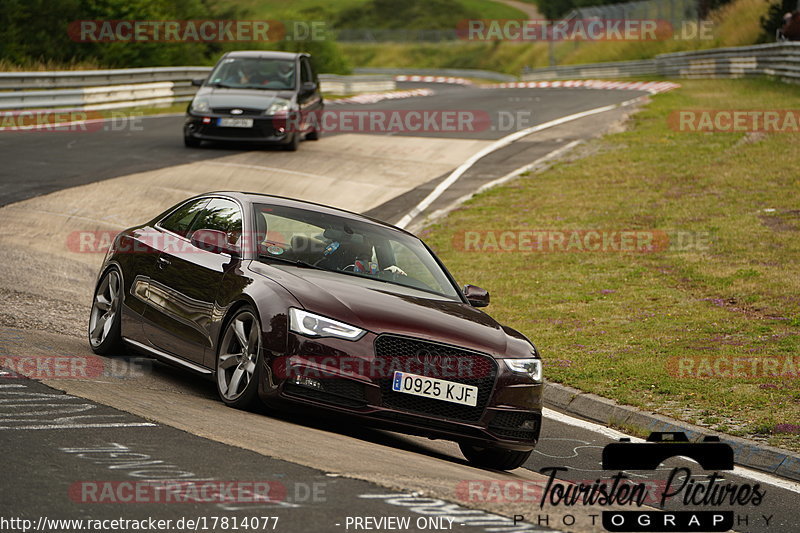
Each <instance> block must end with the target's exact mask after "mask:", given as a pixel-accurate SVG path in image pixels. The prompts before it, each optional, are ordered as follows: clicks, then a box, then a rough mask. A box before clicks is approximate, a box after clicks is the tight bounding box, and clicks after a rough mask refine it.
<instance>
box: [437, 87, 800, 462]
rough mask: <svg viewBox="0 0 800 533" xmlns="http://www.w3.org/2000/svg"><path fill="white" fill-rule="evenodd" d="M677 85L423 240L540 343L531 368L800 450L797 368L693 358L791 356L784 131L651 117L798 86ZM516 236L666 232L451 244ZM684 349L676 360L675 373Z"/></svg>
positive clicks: (795, 256) (795, 97) (795, 320)
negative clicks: (547, 247) (692, 128)
mask: <svg viewBox="0 0 800 533" xmlns="http://www.w3.org/2000/svg"><path fill="white" fill-rule="evenodd" d="M682 83H683V88H682V89H680V90H676V91H673V92H670V93H666V94H663V95H659V96H656V97H654V99H653V101H652V102H651V103H650V104H649V105H648V106H647V107H646V109H644V110H643V111H641V112H640V113H638V114H637V115H636V116H635V117H634V118H633V119H632V121H631V123H630V128H629V129H628V130H627V131H625V132H622V133H617V134H613V135H609V136H606V137H605V138H603V139H601V140H597V141H594V142H592V143H590V144H589V145H588V146H586V147H584V149H583V151H584V153H585V157H583V158H580V159H575V160H573V161H570V162H563V163H561V164H559V165H558V166H556V167H555V168H553V169H551V170H550V171H548V172H546V173H543V174H541V175H536V176H529V177H524V178H521V179H519V180H517V181H515V182H513V183H511V184H509V185H506V186H503V187H499V188H496V189H493V190H491V191H488V192H486V193H484V194H481V195H479V196H477V197H476V198H474V199H473V200H471V201H470V202H468V203H467V204H466V205H465V206H463V208H461V209H459V210H457V211H454V212H453V213H451V214H450V215H449V216H448V217H447V218H445V219H443V220H442V221H440V222H439V223H436V224H434V225H432V226H431V227H429V228H428V229H426V230H425V231H424V232H423V233H424V237H425V239H426V241H428V242H429V243H430V244H431V245H432V246H433V247H434V248H435V249H436V250H437V251H438V252H439V253H440V254H441V256H442V258H443V259H444V261H445V262H446V263H447V265H448V266H449V267H450V268H451V269H452V271H453V272H454V274H455V275H456V277H457V278H458V279H459V280H462V281H464V282H471V283H476V284H477V285H481V286H484V287H486V288H488V289H489V290H490V291H491V292H492V295H493V298H492V299H493V304H492V307H491V308H490V310H491V312H492V314H493V316H495V317H496V318H497V319H499V320H500V321H502V322H505V323H507V324H509V325H511V326H513V327H515V328H517V329H519V330H521V331H522V332H524V333H525V334H527V335H528V336H529V337H530V338H531V339H532V340H533V341H534V342H535V343H536V344H537V346H538V347H540V348H541V351H542V353H543V356H544V358H545V359H546V360H548V361H549V363H547V364H546V365H545V369H546V375H547V378H548V379H550V380H553V381H557V382H561V383H565V384H568V385H571V386H575V387H577V388H580V389H582V390H584V391H589V392H594V393H597V394H600V395H603V396H606V397H609V398H613V399H616V400H618V401H620V402H623V403H626V404H630V405H635V406H640V407H644V408H648V409H653V410H655V411H658V412H660V413H663V414H666V415H670V416H674V417H677V418H680V419H683V420H687V421H690V422H693V423H697V424H701V425H704V426H707V427H709V428H712V429H714V430H716V431H721V432H726V433H730V434H735V435H745V436H750V437H755V438H760V439H764V440H768V441H769V442H770V443H771V444H774V445H778V446H783V447H787V448H791V449H794V450H800V442H799V440H800V439H798V438H797V435H796V434H792V433H791V432H792V431H794V430H797V429H800V427H799V426H800V379H797V378H794V379H793V378H791V377H775V376H773V375H771V374H772V373H773V371H772V370H771V369H770V370H767V373H766V375H764V373H763V372H761V371H760V370H759V371H757V374H760V377H759V376H755V377H745V376H738V377H726V376H724V375H721V374H720V373H715V372H714V371H713V367H712V368H711V369H706V370H711V372H706V371H705V370H703V371H700V369H701V367H702V365H703V364H704V363H703V362H702V360H705V361H707V362H710V363H711V364H714V363H715V361H723V363H721V364H722V365H723V366H720V367H719V371H720V372H724V371H725V370H726V368H727V369H733V368H734V367H732V366H727V367H726V366H724V365H726V364H728V365H732V361H734V360H735V359H736V358H744V359H740V360H742V361H747V363H746V364H747V365H750V364H751V363H752V361H756V363H758V364H763V362H764V361H765V360H772V361H782V362H783V363H785V362H786V361H795V362H796V363H800V360H798V359H800V357H799V356H798V354H800V296H798V295H800V239H798V236H800V233H799V232H800V210H798V200H799V199H800V195H798V190H800V181H798V177H797V175H798V174H797V168H798V164H800V157H799V156H798V155H797V151H796V144H797V134H790V133H783V134H770V135H763V134H741V133H687V132H679V131H674V130H673V129H672V128H671V127H670V126H669V125H668V123H667V117H668V116H669V115H670V113H672V112H673V111H675V110H681V109H764V108H765V107H769V108H770V109H782V108H788V109H797V108H800V95H799V94H798V92H797V89H796V87H793V86H789V85H784V84H780V83H773V82H770V81H767V80H738V81H734V80H712V81H685V82H682ZM767 102H768V104H766V103H767ZM526 229H528V230H535V229H547V230H563V231H569V230H591V229H595V230H631V229H633V230H642V231H649V230H656V231H664V232H667V233H668V234H669V235H671V236H672V237H673V239H672V241H671V242H672V244H671V245H670V246H671V247H670V248H669V249H668V250H665V251H660V252H659V251H657V252H653V253H623V252H602V251H601V252H583V253H581V252H553V253H545V252H513V253H512V252H505V253H504V252H492V251H484V252H481V253H476V252H468V251H463V242H464V241H463V240H462V237H460V236H461V235H463V234H464V233H463V232H465V231H492V230H493V231H498V230H526ZM678 232H683V233H681V235H682V236H683V237H684V244H688V246H684V247H682V248H681V247H679V246H677V244H676V243H677V241H676V239H677V237H678ZM697 239H700V241H698V240H697ZM687 241H691V242H687ZM481 242H483V243H484V244H485V243H486V241H485V240H483V241H481ZM787 357H788V358H789V359H787ZM686 358H694V359H693V360H694V366H693V367H692V370H689V367H688V366H685V367H683V370H684V371H683V372H682V371H681V367H678V366H676V365H678V364H679V362H680V361H686ZM724 361H728V363H724ZM687 365H688V363H687ZM746 368H750V366H747V367H746ZM760 368H762V369H763V367H760ZM734 370H735V371H736V372H737V373H741V371H742V369H734ZM785 370H787V369H783V368H781V369H780V370H779V372H778V373H782V372H783V371H785ZM788 370H789V371H791V370H792V369H791V368H789V369H788ZM744 371H746V372H749V371H748V370H746V369H744ZM797 371H800V368H795V372H797ZM698 375H699V376H706V377H697V376H698Z"/></svg>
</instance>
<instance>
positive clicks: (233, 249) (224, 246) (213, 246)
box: [192, 229, 241, 257]
mask: <svg viewBox="0 0 800 533" xmlns="http://www.w3.org/2000/svg"><path fill="white" fill-rule="evenodd" d="M192 244H193V245H195V246H197V247H198V248H200V249H201V250H206V251H208V252H213V253H215V254H230V255H232V256H234V257H238V256H239V255H241V248H239V246H238V245H236V244H231V243H229V242H228V234H227V233H225V232H224V231H219V230H215V229H199V230H197V231H195V232H194V233H192Z"/></svg>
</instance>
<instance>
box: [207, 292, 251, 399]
mask: <svg viewBox="0 0 800 533" xmlns="http://www.w3.org/2000/svg"><path fill="white" fill-rule="evenodd" d="M214 368H215V376H214V377H215V379H214V381H215V382H216V384H217V393H218V394H219V397H220V399H221V400H222V401H223V402H224V403H225V404H226V405H228V406H230V407H234V408H236V409H250V408H252V407H254V406H255V405H256V403H257V399H258V382H259V380H260V377H261V322H260V321H259V319H258V315H257V314H256V312H255V310H254V309H253V308H252V307H250V306H249V305H245V306H243V307H240V308H239V309H237V310H236V312H235V313H234V314H233V315H232V316H231V317H230V319H229V320H228V321H227V322H226V323H225V326H224V327H223V329H222V336H221V337H220V342H219V345H218V346H217V357H216V365H215V367H214Z"/></svg>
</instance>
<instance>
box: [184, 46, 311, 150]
mask: <svg viewBox="0 0 800 533" xmlns="http://www.w3.org/2000/svg"><path fill="white" fill-rule="evenodd" d="M192 83H193V84H194V85H199V86H200V89H199V90H198V91H197V94H196V95H195V97H194V99H193V100H192V102H191V103H190V104H189V107H188V108H187V110H186V121H185V123H184V125H183V140H184V144H185V145H186V146H187V147H197V146H200V144H201V142H202V141H243V142H260V143H268V144H277V145H280V146H283V147H284V148H285V149H287V150H297V146H298V144H299V142H300V140H301V139H308V140H317V139H318V138H319V134H320V132H319V131H318V129H317V128H316V123H317V122H316V121H315V120H314V117H315V116H317V115H318V114H321V113H322V110H323V101H322V94H321V92H320V87H319V79H318V77H317V74H316V72H315V71H314V67H313V65H312V64H311V57H310V56H309V55H308V54H293V53H288V52H260V51H239V52H230V53H227V54H225V55H224V56H223V57H222V59H220V60H219V62H218V63H217V64H216V66H215V67H214V69H213V70H212V71H211V74H209V76H208V78H204V79H197V80H193V82H192Z"/></svg>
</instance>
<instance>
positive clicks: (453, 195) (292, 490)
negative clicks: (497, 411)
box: [0, 84, 800, 532]
mask: <svg viewBox="0 0 800 533" xmlns="http://www.w3.org/2000/svg"><path fill="white" fill-rule="evenodd" d="M403 85H404V86H407V87H420V86H425V87H429V88H431V89H433V90H434V91H435V94H434V95H431V96H424V97H415V98H409V99H405V100H395V101H382V102H379V103H376V104H370V105H366V104H364V105H360V104H339V105H337V106H335V107H336V108H337V109H353V110H357V109H375V110H378V109H383V110H404V111H415V110H482V111H484V112H486V113H488V115H489V116H490V117H492V118H493V122H492V125H493V126H495V128H494V129H492V128H491V127H488V128H484V129H481V130H480V131H461V132H447V133H446V134H444V133H440V132H423V133H419V132H415V133H414V134H411V133H402V134H397V133H393V134H381V133H357V132H340V133H331V134H328V135H325V136H323V138H322V140H320V141H319V142H304V143H302V144H301V145H300V149H299V151H298V152H295V153H286V152H281V151H278V150H275V149H255V148H253V147H250V146H238V145H226V146H212V147H208V148H201V149H186V148H184V146H183V144H182V139H181V124H182V117H179V116H163V117H153V118H143V119H141V123H140V126H137V127H135V128H132V127H131V128H121V129H120V130H118V131H105V130H104V129H103V128H99V129H98V130H97V131H89V132H81V131H76V132H48V131H42V132H0V154H2V155H3V161H4V163H5V164H4V165H3V168H2V170H0V205H2V206H3V207H0V225H1V226H2V228H3V231H2V232H0V244H1V245H2V247H3V250H4V254H2V256H0V269H1V270H2V271H3V272H4V274H3V276H2V279H1V280H0V297H2V298H3V299H4V301H5V302H6V305H4V308H3V309H2V310H0V357H3V358H4V359H5V360H12V361H13V360H20V359H21V358H26V357H33V358H35V357H44V356H49V357H54V358H56V359H57V360H61V361H62V362H63V364H64V365H66V368H72V367H70V364H77V363H80V365H89V367H91V368H100V369H101V371H100V372H97V373H93V374H92V375H90V376H89V377H86V378H82V379H75V378H76V376H75V375H63V374H59V373H58V372H49V370H47V369H45V370H44V371H39V373H38V375H36V376H35V377H36V379H35V380H32V379H25V378H20V377H13V375H12V374H8V375H7V376H6V378H7V379H2V380H0V435H2V437H0V442H1V443H2V453H3V457H4V463H5V470H6V473H5V474H6V479H10V480H14V481H13V485H12V486H13V491H11V492H10V493H9V494H4V495H3V499H2V504H0V507H2V508H3V512H2V513H0V514H2V515H3V516H8V515H11V514H12V513H11V512H10V510H11V509H13V510H14V513H16V514H17V515H18V516H19V518H24V519H28V520H32V521H33V524H34V525H36V524H37V521H38V520H40V519H41V518H42V515H43V510H46V511H47V513H48V515H47V517H46V519H48V520H50V519H90V518H91V519H109V520H110V519H115V518H124V519H136V520H142V519H147V518H148V517H154V518H157V519H164V520H166V519H169V520H173V521H178V520H184V522H183V524H184V525H185V526H186V527H185V528H184V530H187V531H188V530H195V529H196V530H204V528H203V526H207V527H206V528H205V529H207V530H217V531H222V530H231V529H235V528H233V527H231V525H232V524H234V523H235V521H236V520H239V521H241V520H243V519H245V518H248V517H249V518H252V517H255V516H258V517H259V518H260V519H262V520H261V521H260V523H258V524H257V526H258V527H257V528H251V529H260V530H274V531H286V532H293V531H352V530H356V529H358V528H357V523H356V522H355V519H356V518H361V519H364V518H366V517H373V518H374V519H380V518H387V517H393V519H396V520H398V521H399V522H398V523H399V524H404V523H405V522H403V521H404V520H408V522H407V524H408V525H407V526H406V529H405V530H409V531H418V530H419V531H439V530H451V529H452V530H459V531H476V532H477V531H507V532H511V531H537V530H568V531H602V527H601V526H600V524H599V522H596V523H595V522H594V521H593V519H592V518H591V515H592V514H594V515H599V513H600V510H599V508H597V509H593V508H584V507H581V508H579V509H570V508H568V507H566V508H565V507H564V506H545V507H544V508H543V509H540V508H539V505H538V500H536V499H531V498H529V497H525V496H524V495H521V494H519V493H518V492H515V491H512V492H511V493H506V494H505V495H501V496H499V497H498V496H497V494H495V495H494V496H491V495H489V496H487V495H486V494H485V493H482V492H481V491H474V492H470V491H469V490H467V489H468V487H469V486H470V485H469V484H470V482H472V483H477V484H478V486H484V487H486V486H488V485H486V484H487V483H491V482H493V481H499V482H502V483H506V485H503V486H512V487H517V486H522V485H523V484H529V486H531V487H538V488H539V489H541V487H543V486H544V483H545V480H546V478H545V476H543V475H542V474H540V473H539V471H540V469H542V468H547V467H555V466H559V467H567V468H568V470H567V471H565V472H559V474H558V478H559V479H562V480H565V481H573V482H575V481H581V480H584V481H588V482H591V481H593V480H595V479H597V478H609V477H610V476H611V474H610V473H608V472H604V471H603V470H602V469H601V466H600V457H601V455H600V454H601V451H602V447H603V446H604V445H605V444H608V443H610V442H612V441H613V440H614V439H615V438H617V437H618V436H619V435H618V434H616V433H615V432H613V431H610V430H602V429H599V428H596V427H592V426H591V425H588V424H587V425H576V423H575V422H574V421H573V422H571V421H569V420H568V419H565V418H561V417H558V416H556V415H554V416H551V417H548V418H546V420H545V421H544V425H543V430H542V440H541V442H540V444H539V446H538V448H537V450H536V451H535V453H534V454H533V455H532V456H531V458H530V460H529V461H528V463H527V464H525V465H524V466H523V468H520V469H517V470H515V471H513V472H510V473H500V472H492V471H486V470H480V469H476V468H473V467H470V466H467V464H466V462H465V460H464V459H463V457H462V456H461V454H460V452H459V451H458V448H457V446H456V445H455V444H453V443H449V442H443V441H431V440H427V439H423V438H417V437H410V436H406V435H401V434H396V433H391V432H386V431H377V430H371V429H366V428H362V427H357V426H352V425H349V424H347V423H345V422H341V421H331V420H326V419H324V418H317V417H314V416H310V415H304V414H298V413H263V412H259V413H250V412H241V411H235V410H232V409H229V408H227V407H225V406H224V405H223V404H222V403H221V402H220V401H218V400H217V399H216V392H215V388H214V385H213V383H211V382H209V381H204V380H202V379H200V378H197V377H195V376H192V375H189V374H187V373H183V372H182V371H178V370H176V369H173V368H172V367H169V366H167V365H164V364H162V363H159V362H156V361H152V360H149V359H141V358H128V357H120V358H115V359H104V358H97V357H96V356H94V355H93V354H92V353H91V352H90V350H89V349H88V346H87V341H86V338H85V335H84V331H85V329H86V323H87V318H88V312H89V305H88V304H89V301H90V297H91V290H92V286H91V285H92V282H93V279H94V276H95V274H96V269H97V267H98V265H99V264H100V262H101V261H102V253H92V250H83V249H76V247H75V241H74V240H70V235H73V234H74V233H75V232H80V231H84V230H85V231H98V230H105V231H118V230H119V229H121V228H123V227H125V226H127V225H132V224H133V223H137V222H139V221H141V220H145V219H147V218H149V217H151V216H152V215H154V214H156V213H158V212H160V211H161V210H162V209H163V208H165V207H167V206H169V205H172V204H173V203H175V202H177V201H178V200H180V199H182V198H184V197H187V196H190V195H191V194H196V193H200V192H204V191H206V190H212V189H247V190H252V191H256V192H266V193H270V194H278V195H287V196H297V197H301V198H303V199H308V200H312V201H320V202H325V203H328V204H332V205H336V206H339V207H344V208H347V209H351V210H354V211H360V212H366V213H368V214H370V215H371V216H375V217H378V218H382V219H384V220H387V221H390V222H396V221H397V220H399V219H400V218H401V217H402V216H403V215H404V214H405V213H407V212H408V211H409V210H411V209H412V208H413V207H414V206H415V205H417V204H418V202H419V201H420V200H421V199H422V198H424V197H425V196H426V195H427V194H428V193H429V192H430V191H431V190H433V188H434V187H435V186H436V185H437V184H438V183H440V182H441V180H442V179H444V177H445V176H447V175H448V174H449V173H450V172H451V171H452V170H453V169H454V168H456V167H457V166H458V165H459V164H461V163H462V162H463V161H464V160H466V159H467V158H468V157H470V156H471V155H472V154H474V153H475V152H477V151H478V150H480V149H482V148H484V147H486V146H488V145H489V144H490V143H491V142H492V141H493V140H496V139H499V138H501V137H503V136H505V135H507V134H509V133H512V132H513V131H515V130H516V129H522V128H525V127H530V126H533V125H536V124H542V123H545V122H547V121H550V120H553V119H556V118H559V117H564V116H567V115H571V114H574V113H578V112H582V111H587V110H590V109H594V108H597V107H600V106H605V105H609V104H618V103H621V102H625V101H628V100H630V99H632V98H636V97H638V96H641V95H643V94H644V93H642V92H637V91H628V90H595V89H581V88H563V89H480V88H475V87H462V86H450V85H433V84H432V85H422V84H403ZM518 112H523V114H522V115H518V116H520V117H526V118H525V120H524V121H520V122H519V123H517V124H514V126H515V127H514V128H511V129H506V128H499V127H497V123H496V117H498V116H499V115H500V114H516V113H518ZM626 112H627V110H625V109H616V110H612V111H609V112H606V113H602V114H598V115H593V116H590V117H586V118H582V119H579V120H575V121H572V122H569V123H566V124H563V125H560V126H556V127H554V128H550V129H547V130H544V131H542V132H539V133H535V134H533V135H530V136H528V137H525V138H523V139H520V140H519V141H517V142H515V143H513V144H511V145H509V146H507V147H505V148H502V149H500V150H498V151H497V152H494V153H492V154H490V155H488V156H486V157H485V158H483V159H481V160H480V161H478V162H477V163H476V164H475V165H474V166H473V167H472V168H470V169H469V170H468V171H467V172H466V173H465V174H464V175H463V176H462V178H461V179H460V180H459V181H458V182H456V184H454V185H453V187H452V188H450V189H448V191H446V192H445V194H443V195H442V196H441V197H440V198H438V199H437V200H436V201H435V202H434V203H433V204H432V205H431V206H430V207H429V209H428V210H426V211H425V213H424V214H428V213H430V212H433V211H435V210H438V209H443V208H446V207H447V206H448V205H450V204H451V203H452V202H453V201H455V200H457V199H458V198H460V197H462V196H463V195H465V194H468V193H470V192H472V191H474V190H476V189H477V188H478V187H480V186H481V185H483V184H485V183H487V182H490V181H492V180H494V179H497V178H499V177H502V176H504V175H506V174H508V173H509V172H511V171H513V170H515V169H517V168H519V167H521V166H523V165H525V164H528V163H531V162H532V161H536V160H538V159H540V158H542V157H545V156H547V154H550V153H552V152H553V151H555V150H558V149H560V148H564V147H566V146H568V145H570V143H576V142H580V141H584V140H586V139H588V138H590V137H593V136H596V135H599V134H601V133H602V132H604V131H606V130H607V129H608V128H609V127H612V126H613V124H614V123H615V122H616V121H618V120H619V119H620V118H622V117H623V115H624V114H625V113H626ZM523 122H524V123H523ZM34 265H35V266H36V268H33V267H34ZM459 281H462V282H468V281H469V280H459ZM487 289H489V290H490V291H491V287H487ZM489 311H490V312H491V309H490V310H489ZM533 340H534V341H535V340H536V339H535V338H534V339H533ZM543 348H545V353H546V347H543ZM93 365H94V366H93ZM97 365H99V366H97ZM545 369H546V367H545ZM67 374H69V372H67ZM62 391H64V392H62ZM687 464H688V463H686V462H685V461H684V462H678V460H674V465H682V466H684V465H687ZM674 465H673V463H672V462H670V463H669V465H665V466H662V468H661V469H659V470H657V471H653V472H628V475H629V477H630V478H631V479H632V480H635V481H638V480H646V481H648V482H652V483H654V484H656V485H657V484H659V483H663V481H664V480H665V478H666V473H667V470H668V467H671V466H674ZM692 472H693V475H694V476H695V479H697V480H698V482H701V479H702V477H701V474H702V471H700V470H699V469H697V468H696V465H695V467H694V468H693V469H692ZM162 474H163V476H162V477H161V479H165V478H168V479H176V478H179V479H184V480H186V481H198V480H204V481H208V482H212V483H218V484H220V486H222V485H225V484H234V485H235V486H236V487H239V488H240V489H241V488H242V487H244V489H241V490H242V491H243V492H241V493H240V494H239V496H240V499H241V500H242V501H237V502H222V503H196V502H176V503H171V504H169V505H165V504H164V503H163V498H165V497H167V496H166V495H167V493H168V492H169V491H165V490H161V491H159V490H155V491H151V492H149V493H148V494H150V498H151V501H141V500H139V503H132V504H131V503H127V504H126V502H124V501H118V502H113V503H112V502H110V501H109V500H108V499H106V500H103V499H102V498H100V495H102V494H103V492H102V487H106V488H108V487H109V486H110V487H119V486H120V484H123V483H135V482H141V481H142V480H150V479H159V476H161V475H162ZM744 475H746V476H749V477H747V478H742V477H740V476H739V475H731V476H727V479H728V480H731V481H735V482H738V483H750V484H753V483H756V482H760V483H761V484H762V486H764V487H765V488H766V493H767V496H766V497H765V499H764V503H762V504H761V505H760V506H759V507H757V508H755V509H752V508H751V509H749V511H750V512H749V513H743V512H741V510H739V511H737V513H738V515H737V520H739V522H738V523H737V524H736V527H734V529H735V530H737V531H768V532H778V531H780V532H782V531H793V530H794V531H797V530H800V517H798V515H797V512H796V502H797V498H798V492H799V491H800V488H799V487H798V485H797V484H793V483H782V482H780V481H779V480H777V479H776V478H770V477H769V476H765V475H753V476H750V475H749V474H747V473H745V474H744ZM755 477H757V478H758V480H754V479H755ZM509 483H510V484H511V485H508V484H509ZM482 484H483V485H482ZM7 486H8V485H7ZM254 487H255V488H254ZM259 487H260V489H264V487H267V488H268V491H267V493H268V496H267V497H262V496H263V494H262V492H259V490H260V489H259ZM248 491H250V492H248ZM253 491H255V492H256V493H257V495H258V496H259V497H260V499H258V500H257V501H253V499H252V498H254V496H253V494H252V492H253ZM115 494H119V493H115ZM248 497H251V500H249V501H248V500H247V498H248ZM98 498H100V499H99V500H98ZM158 498H162V499H161V500H159V499H158ZM649 505H650V506H652V507H654V508H655V507H658V505H657V502H650V503H649ZM675 509H677V507H676V508H675ZM515 515H521V516H524V519H522V520H519V517H518V520H519V523H516V524H515V523H514V518H513V517H514V516H515ZM770 516H772V517H773V518H772V519H771V521H770V522H767V520H768V519H769V517H770ZM223 518H227V520H228V521H227V522H226V525H223V524H222V522H220V520H222V519H223ZM187 520H194V521H195V523H194V526H193V527H190V526H188V525H187V522H186V521H187ZM215 520H216V521H215ZM594 520H597V518H596V517H595V519H594ZM745 520H746V523H745V522H744V521H745ZM174 523H176V522H173V524H174ZM363 524H364V523H363V522H362V525H363ZM212 525H213V526H215V527H213V528H212V527H211V526H212ZM239 525H241V523H240V524H239ZM0 526H2V524H0ZM383 526H384V528H388V524H387V523H383ZM51 527H52V528H55V527H56V526H51ZM70 528H77V526H74V525H73V526H69V527H67V526H64V529H70ZM0 529H2V530H9V529H7V528H6V527H0ZM40 529H41V528H40ZM240 529H241V528H240ZM362 530H363V528H362Z"/></svg>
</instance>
